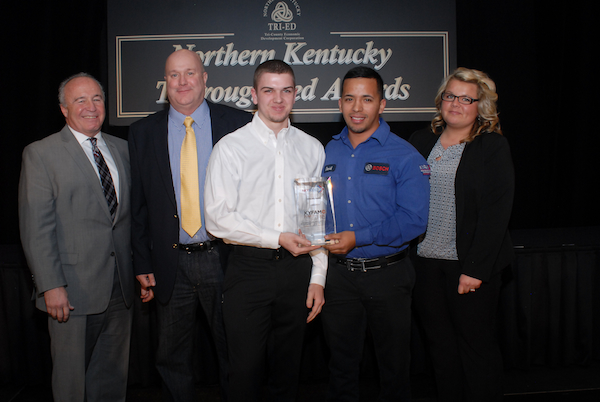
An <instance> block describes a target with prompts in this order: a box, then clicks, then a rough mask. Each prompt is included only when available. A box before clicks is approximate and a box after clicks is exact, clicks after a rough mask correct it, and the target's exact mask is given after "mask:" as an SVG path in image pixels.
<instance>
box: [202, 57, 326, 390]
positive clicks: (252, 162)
mask: <svg viewBox="0 0 600 402" xmlns="http://www.w3.org/2000/svg"><path fill="white" fill-rule="evenodd" d="M295 98H296V87H295V80H294V72H293V70H292V69H291V67H290V66H288V65H287V64H286V63H284V62H282V61H280V60H270V61H267V62H265V63H262V64H261V65H260V66H258V68H257V69H256V71H255V74H254V86H253V88H252V100H253V102H254V104H255V105H257V107H258V111H257V112H256V113H255V115H254V118H253V120H252V122H250V123H248V124H247V125H246V126H244V127H242V128H240V129H238V130H237V131H235V132H233V133H231V134H229V135H227V136H225V137H223V139H222V140H221V141H219V142H218V143H217V144H216V145H215V147H214V149H213V152H212V154H211V157H210V161H209V164H208V169H207V176H206V185H205V194H204V199H205V205H206V216H205V220H206V228H207V230H208V231H209V232H210V233H211V234H212V235H214V236H216V237H219V238H222V239H223V240H224V241H225V242H226V243H229V244H232V245H233V247H232V253H231V255H230V256H229V262H228V266H227V271H226V274H225V280H224V286H223V316H224V320H225V331H226V334H227V342H228V347H229V362H230V372H229V392H228V398H229V401H230V402H236V401H239V400H245V401H250V400H259V399H261V395H262V394H261V385H262V380H263V375H264V369H265V366H266V367H268V372H269V374H268V378H269V380H268V387H269V392H270V393H271V395H272V396H273V398H274V399H275V400H278V401H285V400H289V401H293V400H295V398H296V388H297V384H298V377H299V369H300V362H301V355H302V343H303V338H304V329H305V327H306V323H307V322H310V321H312V320H313V319H314V318H315V317H316V316H317V315H318V314H319V313H320V312H321V308H322V306H323V304H324V302H325V301H324V297H323V288H324V285H325V275H326V270H327V257H326V254H325V252H324V250H323V249H319V247H318V246H311V245H310V241H308V240H306V239H305V238H304V237H303V236H301V235H299V234H298V230H297V223H296V206H295V198H294V187H293V186H294V179H296V178H298V177H314V176H320V174H321V169H322V167H323V162H324V159H325V153H324V150H323V146H322V145H321V143H320V142H319V141H318V140H317V139H315V138H313V137H311V136H310V135H308V134H306V133H304V132H302V131H301V130H298V129H297V128H295V127H293V126H291V124H290V120H289V114H290V112H291V110H292V107H293V105H294V101H295ZM307 309H310V311H309V312H308V313H307ZM267 362H268V363H267Z"/></svg>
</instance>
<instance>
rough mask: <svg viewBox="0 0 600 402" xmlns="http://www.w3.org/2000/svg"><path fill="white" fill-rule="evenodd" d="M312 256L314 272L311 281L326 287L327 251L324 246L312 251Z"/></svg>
mask: <svg viewBox="0 0 600 402" xmlns="http://www.w3.org/2000/svg"><path fill="white" fill-rule="evenodd" d="M310 257H311V258H312V263H313V266H312V273H311V276H310V283H311V284H313V283H315V284H317V285H321V286H323V287H325V281H326V277H327V251H326V250H325V249H324V248H318V249H316V250H313V251H311V252H310Z"/></svg>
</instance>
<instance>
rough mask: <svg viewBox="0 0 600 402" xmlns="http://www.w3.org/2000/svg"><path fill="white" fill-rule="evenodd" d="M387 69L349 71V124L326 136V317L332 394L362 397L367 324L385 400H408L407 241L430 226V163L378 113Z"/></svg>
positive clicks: (343, 105) (410, 279)
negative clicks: (332, 227)
mask: <svg viewBox="0 0 600 402" xmlns="http://www.w3.org/2000/svg"><path fill="white" fill-rule="evenodd" d="M385 105H386V100H385V99H384V98H383V81H382V79H381V77H380V75H379V74H378V73H377V72H375V71H374V70H373V69H370V68H367V67H356V68H353V69H351V70H350V71H348V73H347V74H346V76H345V77H344V80H343V82H342V97H341V98H340V100H339V107H340V111H341V112H342V115H343V116H344V120H345V122H346V127H345V128H344V129H343V130H342V132H341V133H340V134H338V135H336V136H334V137H333V139H332V141H330V142H329V144H328V145H327V147H326V149H325V152H326V159H325V165H324V168H323V176H325V177H327V176H330V177H331V180H332V184H333V199H334V206H335V214H336V223H337V230H338V233H335V234H330V235H328V236H327V238H328V239H329V240H332V242H331V243H332V244H330V245H328V246H326V248H327V249H328V250H329V253H330V255H329V270H328V274H327V286H326V287H325V300H326V303H325V305H324V307H323V312H322V317H323V318H322V319H323V328H324V331H325V337H326V339H327V342H328V344H329V348H330V351H331V360H330V363H329V369H330V380H329V391H328V400H335V401H358V399H359V390H358V382H359V367H360V360H361V357H362V352H363V345H364V340H365V334H366V330H367V327H368V328H369V329H370V331H371V333H372V335H373V340H374V345H375V353H376V357H377V363H378V367H379V379H380V388H381V391H380V396H379V398H378V400H380V401H408V400H410V383H409V366H410V346H409V343H410V326H411V292H412V288H413V285H414V281H415V273H414V269H413V267H412V264H411V262H410V260H409V258H407V257H408V244H409V242H410V241H411V240H413V239H414V238H416V237H417V236H419V235H421V234H422V233H424V232H425V228H426V225H427V213H428V209H429V181H428V179H429V176H428V174H429V167H428V165H427V162H426V161H425V159H423V157H422V156H421V155H420V154H419V153H418V152H417V151H416V150H415V149H414V148H413V147H412V146H411V145H410V144H408V142H406V141H404V140H403V139H401V138H400V137H398V136H396V135H395V134H393V133H391V132H390V127H389V125H388V124H387V123H386V122H385V121H384V120H383V119H381V118H380V117H379V115H380V114H381V113H382V112H383V110H384V108H385Z"/></svg>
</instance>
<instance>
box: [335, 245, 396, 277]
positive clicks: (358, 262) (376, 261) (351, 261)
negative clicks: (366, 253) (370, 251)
mask: <svg viewBox="0 0 600 402" xmlns="http://www.w3.org/2000/svg"><path fill="white" fill-rule="evenodd" d="M407 255H408V247H406V248H405V249H404V250H402V251H400V252H397V253H394V254H390V255H386V256H384V257H377V258H338V259H337V260H336V262H337V263H338V264H340V265H343V266H345V267H346V268H347V269H348V271H363V272H366V271H368V270H370V269H379V268H385V267H387V266H388V265H390V264H393V263H395V262H398V261H400V260H402V259H403V258H404V257H406V256H407Z"/></svg>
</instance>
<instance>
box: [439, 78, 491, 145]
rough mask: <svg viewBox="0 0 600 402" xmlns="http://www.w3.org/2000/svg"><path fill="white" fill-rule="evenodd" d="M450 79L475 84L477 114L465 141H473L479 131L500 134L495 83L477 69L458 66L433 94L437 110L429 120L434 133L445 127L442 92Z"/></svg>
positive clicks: (440, 131)
mask: <svg viewBox="0 0 600 402" xmlns="http://www.w3.org/2000/svg"><path fill="white" fill-rule="evenodd" d="M450 80H458V81H462V82H468V83H472V84H475V85H477V99H479V101H478V102H477V112H478V113H479V116H477V119H476V120H475V123H473V129H472V130H471V134H470V135H469V137H467V138H466V139H465V142H470V141H473V139H474V138H475V137H477V136H478V135H479V134H481V133H485V132H488V133H492V132H496V133H498V134H502V130H501V129H500V118H499V117H498V110H497V108H496V101H497V100H498V94H497V93H496V84H495V83H494V81H492V79H491V78H490V77H488V75H487V74H486V73H484V72H482V71H479V70H473V69H470V68H464V67H459V68H457V69H456V70H455V71H454V72H453V73H452V74H450V75H449V76H447V77H446V78H445V79H444V82H442V85H441V86H440V88H439V89H438V92H437V95H436V96H435V107H436V109H437V112H436V114H435V116H434V117H433V120H432V121H431V129H432V130H433V132H434V133H436V134H441V133H442V131H444V128H445V127H446V122H445V121H444V119H443V118H442V114H441V112H440V111H441V108H442V102H443V101H442V93H443V92H444V91H445V90H446V88H447V87H448V83H449V82H450Z"/></svg>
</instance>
